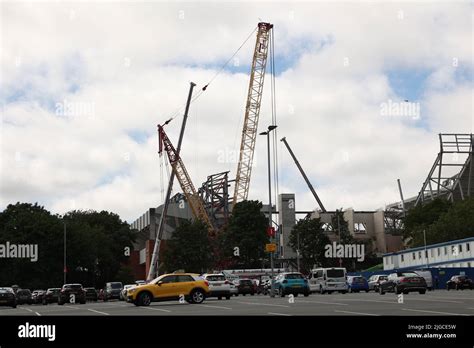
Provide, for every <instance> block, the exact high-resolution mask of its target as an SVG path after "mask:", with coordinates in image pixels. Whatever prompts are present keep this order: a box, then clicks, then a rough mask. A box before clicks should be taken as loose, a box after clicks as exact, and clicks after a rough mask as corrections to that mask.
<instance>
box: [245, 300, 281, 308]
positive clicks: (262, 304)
mask: <svg viewBox="0 0 474 348" xmlns="http://www.w3.org/2000/svg"><path fill="white" fill-rule="evenodd" d="M236 302H237V303H242V304H250V305H256V306H272V307H285V308H290V306H285V305H279V304H270V303H257V302H240V301H236Z"/></svg>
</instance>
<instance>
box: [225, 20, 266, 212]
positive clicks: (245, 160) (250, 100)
mask: <svg viewBox="0 0 474 348" xmlns="http://www.w3.org/2000/svg"><path fill="white" fill-rule="evenodd" d="M272 28H273V25H272V24H270V23H263V22H260V23H258V31H257V41H256V43H255V50H254V55H253V60H252V69H251V72H250V83H249V90H248V96H247V104H246V107H245V119H244V126H243V130H242V140H241V144H240V155H239V164H238V167H237V175H236V178H235V187H234V196H233V200H232V202H233V205H235V203H237V202H238V201H241V200H245V199H247V196H248V192H249V185H250V176H251V174H252V162H253V154H254V150H255V141H256V138H257V127H258V119H259V115H260V104H261V100H262V92H263V82H264V80H265V69H266V65H267V56H268V48H269V42H270V40H269V39H270V31H271V29H272Z"/></svg>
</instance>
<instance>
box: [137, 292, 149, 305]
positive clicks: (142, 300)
mask: <svg viewBox="0 0 474 348" xmlns="http://www.w3.org/2000/svg"><path fill="white" fill-rule="evenodd" d="M137 302H138V305H139V306H149V305H150V303H151V294H150V293H149V292H142V293H141V294H139V295H138V298H137Z"/></svg>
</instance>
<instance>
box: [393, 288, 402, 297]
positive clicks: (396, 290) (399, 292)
mask: <svg viewBox="0 0 474 348" xmlns="http://www.w3.org/2000/svg"><path fill="white" fill-rule="evenodd" d="M395 293H396V294H397V295H399V294H401V293H402V291H401V290H400V289H399V288H398V286H395Z"/></svg>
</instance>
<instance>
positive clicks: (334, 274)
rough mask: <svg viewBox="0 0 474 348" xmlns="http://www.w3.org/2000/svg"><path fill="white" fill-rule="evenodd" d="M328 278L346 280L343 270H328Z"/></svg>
mask: <svg viewBox="0 0 474 348" xmlns="http://www.w3.org/2000/svg"><path fill="white" fill-rule="evenodd" d="M327 276H328V278H344V270H342V269H328V270H327Z"/></svg>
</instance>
